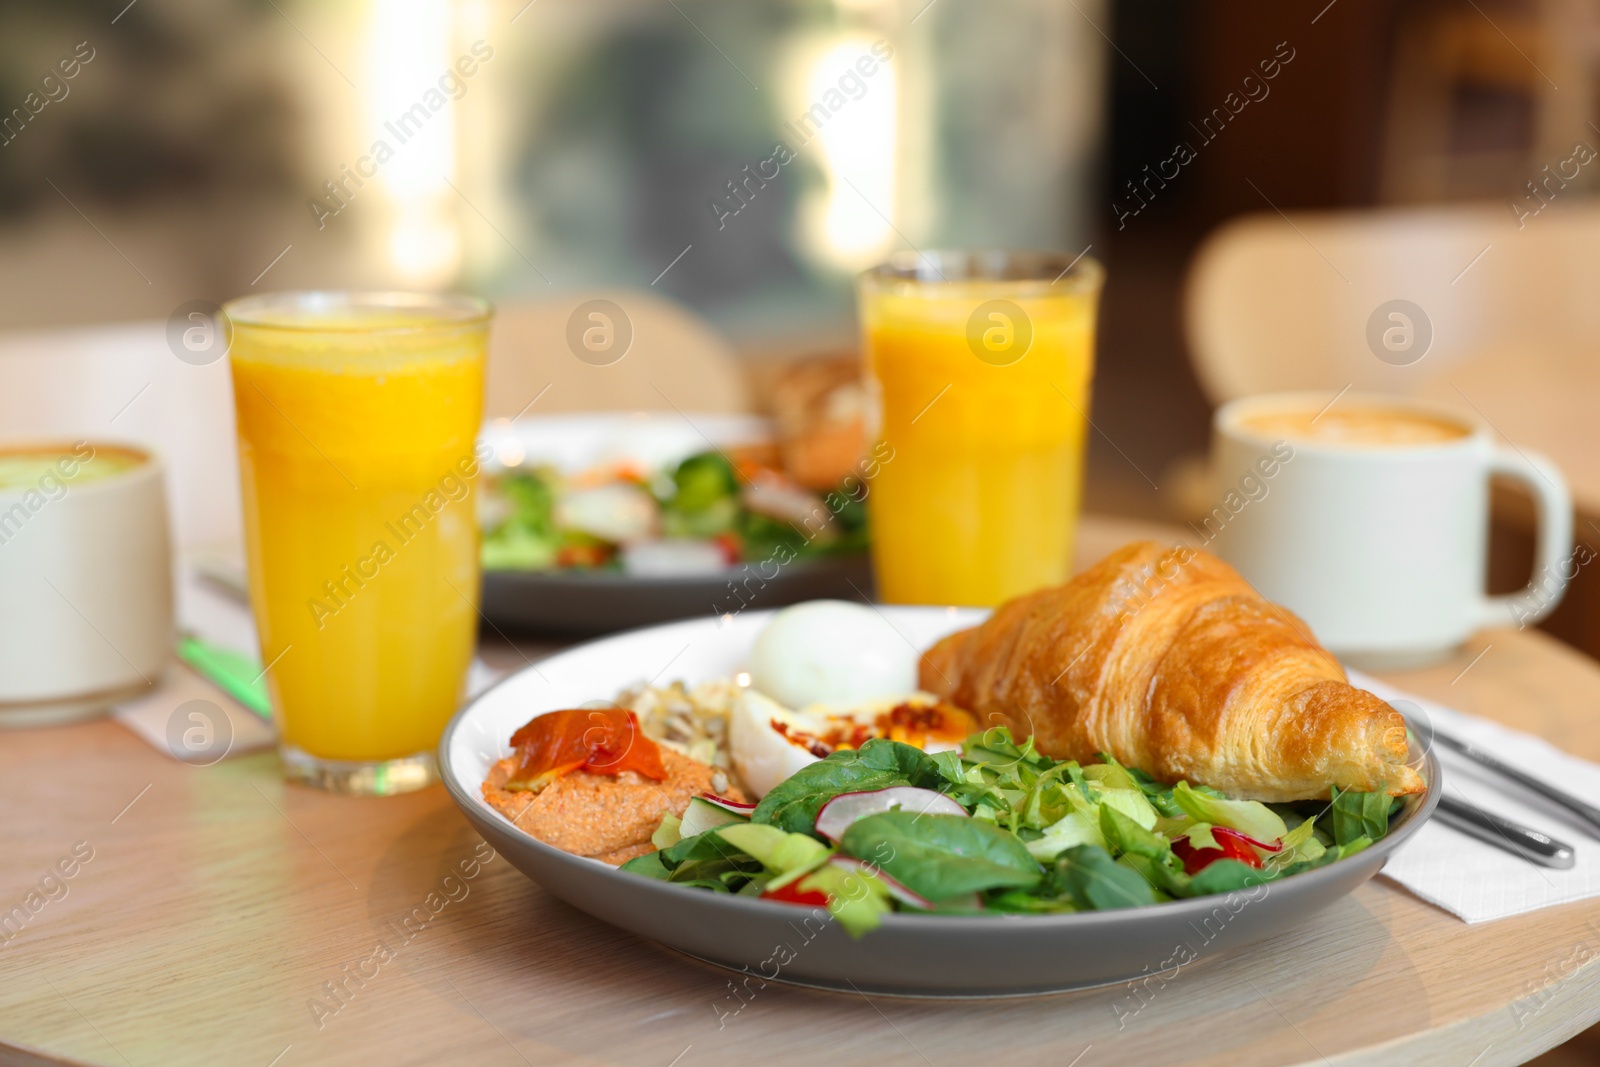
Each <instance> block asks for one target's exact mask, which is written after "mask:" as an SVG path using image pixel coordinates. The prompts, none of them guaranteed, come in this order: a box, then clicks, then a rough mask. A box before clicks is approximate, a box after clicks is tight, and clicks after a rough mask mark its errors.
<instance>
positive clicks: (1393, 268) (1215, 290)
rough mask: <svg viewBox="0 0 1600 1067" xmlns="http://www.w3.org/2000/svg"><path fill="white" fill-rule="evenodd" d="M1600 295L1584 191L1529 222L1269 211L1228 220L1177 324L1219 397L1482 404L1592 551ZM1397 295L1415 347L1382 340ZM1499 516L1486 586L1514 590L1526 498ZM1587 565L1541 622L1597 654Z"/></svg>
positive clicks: (1526, 554) (1464, 209)
mask: <svg viewBox="0 0 1600 1067" xmlns="http://www.w3.org/2000/svg"><path fill="white" fill-rule="evenodd" d="M1590 165H1591V166H1600V161H1596V162H1595V163H1592V164H1590ZM1597 290H1600V204H1595V203H1591V202H1586V201H1584V200H1581V199H1579V197H1578V194H1577V193H1576V192H1575V191H1573V192H1570V193H1568V194H1566V196H1565V197H1563V195H1562V193H1561V192H1560V191H1559V190H1558V191H1557V192H1556V194H1555V195H1554V196H1553V197H1552V202H1551V203H1550V204H1549V205H1548V206H1547V207H1545V208H1544V209H1543V210H1541V211H1539V212H1538V213H1537V214H1536V215H1533V216H1531V217H1529V216H1523V217H1522V218H1520V220H1519V218H1518V217H1517V216H1516V215H1514V214H1513V212H1512V211H1511V210H1510V209H1509V208H1508V207H1507V206H1506V205H1504V204H1493V203H1490V204H1476V205H1467V206H1459V207H1440V208H1426V209H1382V210H1371V211H1349V212H1339V213H1321V214H1299V215H1294V216H1282V215H1276V214H1273V215H1267V214H1262V215H1253V216H1249V217H1246V218H1243V219H1239V220H1236V221H1233V222H1230V223H1228V224H1226V225H1224V226H1222V227H1221V228H1219V229H1218V230H1217V231H1215V232H1214V233H1213V234H1211V235H1210V236H1209V237H1208V238H1207V239H1206V241H1205V243H1204V244H1203V245H1202V246H1201V248H1200V250H1199V251H1198V252H1197V253H1196V255H1195V257H1194V259H1193V261H1192V262H1191V264H1190V268H1189V275H1188V279H1187V281H1186V285H1185V294H1184V331H1185V335H1186V340H1187V344H1188V348H1189V355H1190V359H1191V361H1192V363H1193V364H1194V368H1195V372H1196V374H1197V376H1198V377H1199V379H1200V382H1201V385H1202V388H1204V390H1205V391H1206V393H1207V395H1208V396H1209V397H1210V399H1211V400H1212V401H1213V402H1215V403H1219V404H1220V403H1222V402H1224V401H1227V400H1230V399H1233V398H1234V397H1238V396H1245V395H1249V394H1252V393H1264V392H1275V391H1279V390H1292V389H1309V390H1326V391H1327V394H1328V397H1329V399H1330V400H1331V399H1332V398H1333V397H1334V396H1335V394H1337V393H1338V392H1339V391H1340V390H1342V389H1345V388H1346V387H1350V388H1353V389H1355V390H1358V391H1369V392H1382V393H1397V394H1403V395H1415V396H1425V397H1431V398H1433V399H1438V400H1444V401H1448V402H1451V403H1454V404H1456V405H1457V406H1462V407H1466V406H1469V405H1470V406H1471V407H1473V408H1476V409H1477V411H1478V413H1479V414H1480V415H1481V416H1482V417H1483V418H1484V419H1485V420H1486V421H1488V422H1489V423H1490V424H1491V425H1492V426H1493V427H1494V428H1495V429H1496V430H1497V431H1499V432H1500V433H1502V434H1503V435H1505V436H1506V437H1507V438H1508V439H1509V440H1510V441H1512V442H1514V443H1516V444H1518V445H1520V446H1523V447H1529V448H1535V449H1538V450H1539V451H1541V452H1544V453H1545V454H1546V455H1549V456H1550V457H1552V458H1553V459H1554V460H1555V461H1556V463H1557V464H1558V465H1559V466H1560V467H1561V468H1562V470H1563V471H1564V472H1565V473H1566V475H1567V477H1568V478H1569V479H1570V481H1571V482H1572V488H1573V496H1574V499H1575V500H1576V501H1577V505H1578V511H1579V519H1580V521H1579V523H1578V531H1579V533H1578V536H1579V538H1580V539H1584V538H1587V540H1588V542H1589V543H1590V544H1591V545H1595V546H1600V536H1596V535H1597V534H1600V419H1597V418H1596V417H1595V412H1594V406H1595V399H1596V397H1600V300H1596V299H1595V293H1596V291H1597ZM1394 300H1405V301H1410V302H1411V303H1412V304H1414V305H1415V306H1416V308H1417V309H1420V314H1419V313H1416V312H1409V311H1406V310H1405V309H1401V312H1400V313H1401V314H1405V315H1407V317H1408V319H1410V320H1415V321H1411V322H1410V328H1411V329H1413V330H1414V331H1415V333H1414V335H1413V336H1414V337H1415V338H1416V339H1417V341H1418V342H1419V344H1418V348H1417V349H1413V350H1411V351H1409V352H1396V351H1390V350H1388V349H1386V348H1385V347H1384V346H1383V343H1382V340H1381V335H1382V333H1383V332H1384V331H1385V330H1386V329H1389V328H1391V327H1394V326H1397V325H1401V324H1400V323H1399V321H1398V320H1393V319H1390V318H1388V313H1389V310H1390V309H1387V308H1385V307H1384V305H1386V304H1387V303H1388V302H1390V301H1394ZM1424 331H1426V332H1428V333H1431V341H1430V342H1429V343H1428V346H1427V348H1426V350H1425V351H1423V352H1421V354H1420V356H1419V355H1418V351H1419V349H1420V339H1421V338H1422V336H1423V334H1424ZM1375 341H1376V343H1374V342H1375ZM1188 495H1193V494H1185V497H1187V496H1188ZM1495 512H1496V513H1495V520H1496V552H1495V553H1494V554H1493V555H1494V563H1493V566H1492V568H1491V569H1492V571H1493V574H1492V584H1493V585H1495V586H1509V587H1513V588H1514V587H1515V586H1518V585H1521V584H1522V583H1523V582H1525V581H1526V580H1527V574H1528V570H1527V568H1528V565H1529V561H1531V559H1532V547H1531V543H1532V533H1531V531H1532V512H1531V507H1529V506H1527V505H1526V503H1525V502H1524V501H1523V499H1522V498H1521V497H1520V496H1519V495H1513V494H1511V493H1509V492H1497V493H1496V494H1495ZM1586 518H1592V519H1594V520H1595V522H1594V524H1593V525H1591V524H1590V523H1589V522H1586V521H1584V520H1585V519H1586ZM1590 569H1595V568H1589V569H1586V570H1585V571H1584V572H1580V574H1579V578H1578V580H1577V581H1575V582H1574V583H1573V585H1572V587H1571V589H1570V591H1569V593H1568V596H1567V600H1566V602H1565V603H1563V605H1562V606H1561V608H1560V609H1559V610H1558V611H1557V612H1556V613H1555V614H1554V615H1552V616H1551V617H1550V618H1549V619H1548V620H1546V623H1545V624H1544V625H1545V628H1547V629H1549V630H1551V632H1553V633H1556V634H1557V635H1558V636H1562V637H1563V638H1565V639H1567V640H1569V641H1571V642H1572V643H1573V644H1576V645H1577V646H1578V647H1580V648H1583V649H1584V650H1585V651H1589V652H1591V653H1592V654H1600V570H1597V573H1595V574H1589V573H1588V572H1587V571H1588V570H1590Z"/></svg>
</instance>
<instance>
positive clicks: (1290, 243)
mask: <svg viewBox="0 0 1600 1067" xmlns="http://www.w3.org/2000/svg"><path fill="white" fill-rule="evenodd" d="M1595 165H1597V166H1600V161H1597V163H1596V164H1595ZM1597 282H1600V205H1594V204H1589V203H1584V202H1581V201H1579V200H1578V199H1577V198H1576V196H1574V197H1573V198H1572V202H1571V203H1567V204H1563V203H1562V202H1561V201H1560V199H1559V196H1558V197H1557V198H1556V200H1555V202H1553V203H1552V204H1551V205H1550V206H1549V207H1547V208H1546V209H1545V210H1544V211H1542V212H1541V213H1539V214H1538V215H1535V216H1533V217H1531V218H1525V219H1523V221H1522V225H1521V226H1520V228H1519V225H1518V220H1517V217H1516V216H1515V215H1513V213H1512V212H1511V210H1510V209H1509V208H1508V207H1507V206H1506V205H1504V204H1493V203H1491V204H1477V205H1471V206H1463V207H1441V208H1426V209H1382V210H1375V211H1349V212H1338V213H1319V214H1300V215H1295V216H1293V217H1285V216H1281V215H1275V214H1273V215H1268V214H1261V215H1251V216H1247V217H1245V218H1242V219H1239V220H1236V221H1233V222H1230V223H1228V224H1227V225H1224V226H1222V227H1221V228H1219V229H1218V230H1216V231H1215V232H1214V233H1212V234H1211V235H1210V236H1209V237H1208V238H1207V239H1206V241H1205V243H1204V244H1203V245H1202V246H1201V248H1200V250H1199V251H1198V252H1197V253H1196V254H1195V257H1194V259H1193V261H1192V262H1191V264H1190V267H1189V275H1188V279H1187V281H1186V284H1185V293H1184V312H1183V314H1184V332H1185V335H1186V340H1187V342H1188V347H1189V354H1190V359H1191V361H1192V362H1193V364H1194V367H1195V371H1196V373H1197V374H1198V375H1199V377H1200V382H1201V385H1202V387H1203V388H1204V389H1205V391H1206V393H1207V394H1208V396H1209V397H1210V398H1211V400H1213V401H1214V402H1217V403H1221V402H1222V401H1225V400H1228V399H1231V398H1233V397H1236V396H1243V395H1246V394H1249V393H1260V392H1267V391H1270V390H1280V389H1320V388H1328V389H1330V390H1338V389H1342V388H1344V387H1345V386H1346V385H1354V387H1355V388H1357V389H1368V390H1377V391H1382V392H1391V393H1422V392H1426V391H1428V390H1429V389H1430V388H1431V387H1433V386H1434V385H1435V384H1436V383H1437V381H1438V380H1439V378H1440V377H1441V376H1442V375H1447V374H1448V373H1449V372H1451V370H1452V369H1454V368H1458V367H1460V366H1461V365H1463V364H1465V363H1467V362H1469V361H1472V360H1481V359H1485V358H1490V359H1492V358H1494V356H1495V354H1496V353H1497V352H1502V351H1509V350H1511V349H1521V348H1525V347H1527V346H1528V345H1529V344H1532V343H1538V342H1548V343H1550V344H1552V345H1556V346H1565V345H1570V344H1574V343H1581V342H1582V341H1583V340H1584V339H1586V338H1593V337H1595V336H1596V330H1597V328H1600V301H1596V300H1595V299H1594V292H1595V286H1596V283H1597ZM1391 300H1408V301H1411V302H1412V303H1414V304H1416V305H1417V306H1418V307H1420V308H1421V309H1422V311H1423V312H1424V314H1425V315H1426V318H1427V323H1428V325H1430V326H1431V332H1432V341H1431V345H1430V346H1429V348H1428V350H1427V352H1426V354H1425V355H1423V356H1422V357H1421V358H1420V359H1418V360H1416V361H1415V362H1413V363H1410V364H1409V365H1397V364H1398V363H1399V362H1400V361H1401V360H1402V359H1403V358H1404V354H1402V353H1391V359H1393V360H1394V361H1395V362H1385V361H1384V360H1382V359H1380V358H1379V357H1378V356H1377V355H1376V354H1375V353H1374V351H1373V349H1372V347H1371V346H1370V345H1369V344H1368V340H1367V329H1368V322H1369V320H1370V319H1371V318H1372V316H1373V314H1374V312H1375V311H1377V309H1378V308H1379V306H1380V305H1382V304H1384V303H1386V302H1388V301H1391ZM1386 321H1387V320H1386ZM1417 325H1418V326H1419V327H1420V326H1421V325H1422V324H1421V323H1418V324H1417Z"/></svg>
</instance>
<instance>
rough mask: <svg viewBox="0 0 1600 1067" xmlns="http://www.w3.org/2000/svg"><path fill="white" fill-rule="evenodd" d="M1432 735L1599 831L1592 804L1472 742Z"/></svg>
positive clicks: (1599, 821) (1599, 813)
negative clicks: (1512, 764) (1519, 768)
mask: <svg viewBox="0 0 1600 1067" xmlns="http://www.w3.org/2000/svg"><path fill="white" fill-rule="evenodd" d="M1434 738H1435V739H1436V740H1440V741H1444V742H1445V744H1446V745H1447V746H1448V747H1450V748H1453V749H1455V750H1456V751H1457V752H1460V753H1461V754H1462V755H1463V756H1465V757H1467V758H1468V759H1470V760H1472V761H1473V762H1474V763H1476V764H1478V765H1479V766H1481V767H1487V768H1488V769H1489V770H1491V771H1493V772H1494V773H1496V774H1498V775H1499V776H1500V777H1502V778H1505V779H1508V780H1510V781H1513V782H1516V783H1517V784H1518V785H1520V786H1522V787H1523V788H1524V789H1529V790H1532V791H1533V792H1535V793H1538V794H1539V795H1540V796H1542V797H1544V798H1545V799H1546V800H1548V801H1550V802H1551V803H1552V804H1555V805H1557V806H1559V807H1562V808H1565V809H1566V810H1568V811H1570V812H1572V814H1574V815H1576V816H1577V817H1578V818H1580V819H1582V820H1583V821H1584V822H1586V823H1588V824H1589V827H1590V829H1592V830H1594V831H1595V832H1596V833H1597V834H1600V808H1597V807H1595V806H1594V805H1593V804H1588V803H1585V802H1584V801H1582V800H1579V799H1578V798H1577V797H1575V796H1573V795H1572V794H1570V793H1566V792H1563V791H1562V790H1560V789H1557V788H1556V787H1555V786H1553V785H1550V784H1549V783H1548V782H1544V781H1541V780H1540V779H1538V778H1535V777H1534V776H1533V775H1531V774H1526V773H1524V772H1522V771H1520V770H1518V769H1517V768H1515V767H1513V766H1511V765H1510V764H1509V763H1506V762H1505V761H1503V760H1501V759H1498V758H1496V757H1494V756H1491V755H1490V754H1489V753H1487V752H1485V751H1484V750H1483V749H1481V748H1478V747H1477V746H1476V745H1471V744H1468V743H1467V742H1465V741H1458V740H1456V739H1455V738H1453V737H1452V738H1448V739H1446V738H1444V737H1443V736H1441V735H1439V734H1438V733H1435V734H1434Z"/></svg>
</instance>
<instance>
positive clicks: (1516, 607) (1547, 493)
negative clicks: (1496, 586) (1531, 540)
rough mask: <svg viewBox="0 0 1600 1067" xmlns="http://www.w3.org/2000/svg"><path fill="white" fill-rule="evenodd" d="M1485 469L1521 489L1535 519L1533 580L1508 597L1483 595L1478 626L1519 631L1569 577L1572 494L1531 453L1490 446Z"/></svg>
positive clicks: (1541, 613) (1557, 597) (1551, 606)
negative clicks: (1530, 497)
mask: <svg viewBox="0 0 1600 1067" xmlns="http://www.w3.org/2000/svg"><path fill="white" fill-rule="evenodd" d="M1488 468H1489V472H1490V473H1491V474H1503V475H1505V476H1507V477H1508V478H1514V479H1515V480H1517V481H1519V482H1521V483H1522V484H1523V485H1525V486H1527V488H1528V492H1530V493H1532V494H1533V501H1534V510H1535V512H1536V513H1537V515H1538V524H1539V530H1538V540H1537V542H1536V543H1535V548H1534V554H1533V577H1532V578H1531V579H1530V580H1529V582H1528V584H1527V585H1525V586H1523V587H1522V589H1521V590H1519V591H1518V592H1516V593H1512V594H1510V595H1509V596H1486V597H1484V598H1483V601H1482V604H1481V606H1480V609H1479V614H1480V618H1479V625H1481V626H1514V627H1516V628H1517V629H1519V630H1520V629H1523V628H1524V627H1526V626H1528V625H1530V624H1532V623H1535V622H1538V621H1539V620H1540V619H1542V618H1544V617H1545V616H1546V615H1548V614H1550V612H1552V611H1554V610H1555V607H1556V605H1557V604H1559V603H1560V602H1561V597H1562V594H1563V593H1565V592H1566V589H1567V582H1568V581H1570V580H1571V578H1572V575H1571V574H1570V573H1569V570H1570V566H1571V565H1570V557H1571V555H1572V491H1571V490H1570V489H1568V488H1567V482H1566V479H1565V478H1563V477H1562V476H1561V472H1560V471H1559V470H1557V469H1556V466H1555V464H1554V463H1551V462H1550V461H1549V460H1548V459H1546V458H1545V457H1543V456H1541V455H1539V454H1538V453H1537V452H1530V451H1527V450H1526V449H1520V450H1513V449H1509V448H1499V447H1496V448H1495V449H1494V450H1493V451H1492V452H1491V453H1490V454H1489V463H1488Z"/></svg>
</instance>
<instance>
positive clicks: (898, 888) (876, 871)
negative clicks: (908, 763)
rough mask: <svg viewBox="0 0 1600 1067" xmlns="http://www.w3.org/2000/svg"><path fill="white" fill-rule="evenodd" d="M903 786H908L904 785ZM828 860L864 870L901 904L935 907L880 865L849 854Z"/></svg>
mask: <svg viewBox="0 0 1600 1067" xmlns="http://www.w3.org/2000/svg"><path fill="white" fill-rule="evenodd" d="M903 788H910V787H909V786H906V787H903ZM923 792H931V790H923ZM828 862H829V863H831V864H833V865H834V866H835V867H843V868H846V869H848V870H850V871H865V872H866V873H868V874H870V875H872V876H873V877H874V878H876V879H877V880H878V881H879V882H880V883H882V884H883V887H884V888H885V889H887V890H888V891H889V895H890V896H891V897H894V899H896V900H898V901H899V902H900V903H902V904H905V905H908V906H909V907H913V908H921V909H922V910H923V911H932V910H933V909H934V907H935V905H934V903H933V901H931V900H929V899H928V898H927V897H925V896H923V895H922V894H921V893H918V892H916V891H914V890H912V889H909V888H907V887H906V885H905V884H904V883H902V882H898V881H896V880H895V879H894V878H891V877H890V876H889V875H887V874H885V873H883V868H881V867H876V866H874V865H872V864H870V863H863V862H861V861H860V860H857V859H851V858H850V857H849V856H834V857H833V858H831V859H830V860H828Z"/></svg>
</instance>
